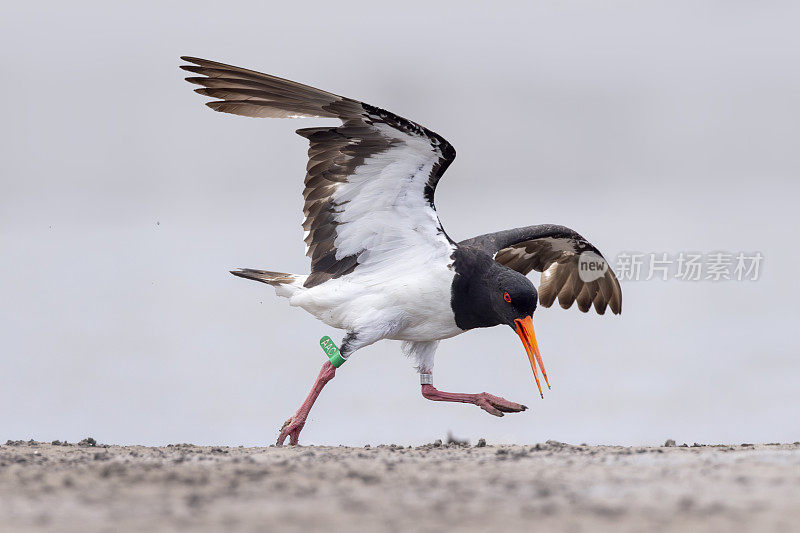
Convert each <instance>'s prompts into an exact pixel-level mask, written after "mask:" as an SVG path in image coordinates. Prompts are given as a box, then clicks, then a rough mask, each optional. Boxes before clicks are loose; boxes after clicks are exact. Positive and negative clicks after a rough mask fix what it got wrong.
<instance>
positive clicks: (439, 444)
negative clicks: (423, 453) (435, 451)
mask: <svg viewBox="0 0 800 533" xmlns="http://www.w3.org/2000/svg"><path fill="white" fill-rule="evenodd" d="M433 447H434V448H441V447H442V439H436V440H435V441H433Z"/></svg>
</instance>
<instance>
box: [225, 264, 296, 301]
mask: <svg viewBox="0 0 800 533" xmlns="http://www.w3.org/2000/svg"><path fill="white" fill-rule="evenodd" d="M231 274H233V275H234V276H239V277H240V278H245V279H253V280H256V281H260V282H261V283H266V284H267V285H272V286H273V287H274V288H275V294H277V295H278V296H283V297H285V298H289V297H291V296H293V295H294V294H295V293H296V292H297V291H300V290H303V289H304V287H303V283H304V282H305V280H306V278H307V277H308V276H301V275H298V274H287V273H285V272H270V271H269V270H255V269H252V268H240V269H238V270H231Z"/></svg>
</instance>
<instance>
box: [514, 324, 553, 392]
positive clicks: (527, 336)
mask: <svg viewBox="0 0 800 533" xmlns="http://www.w3.org/2000/svg"><path fill="white" fill-rule="evenodd" d="M514 324H515V325H516V330H517V335H519V338H520V340H521V341H522V344H523V345H524V346H525V351H526V352H527V353H528V360H529V361H530V362H531V368H532V369H533V377H534V378H535V379H536V386H537V387H539V396H541V397H542V398H544V394H542V385H541V383H539V373H538V372H537V371H536V364H537V363H538V365H539V368H541V369H542V375H543V376H544V382H545V383H547V388H548V389H549V388H550V382H549V381H547V372H545V370H544V363H542V354H540V353H539V345H538V344H536V334H535V333H534V332H533V318H532V317H530V316H526V317H525V318H517V319H516V320H514ZM534 359H535V361H534Z"/></svg>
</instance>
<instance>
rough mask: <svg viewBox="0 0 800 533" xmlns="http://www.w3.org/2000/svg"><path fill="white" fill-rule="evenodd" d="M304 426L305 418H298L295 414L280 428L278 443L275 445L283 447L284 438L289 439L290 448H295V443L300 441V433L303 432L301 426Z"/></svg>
mask: <svg viewBox="0 0 800 533" xmlns="http://www.w3.org/2000/svg"><path fill="white" fill-rule="evenodd" d="M305 425H306V418H305V417H304V416H303V417H300V416H298V415H297V414H295V415H294V416H292V417H291V418H290V419H289V420H287V421H286V422H284V423H283V425H282V426H281V433H280V435H278V442H277V443H276V444H277V445H278V446H283V442H284V441H285V440H286V437H289V444H290V445H291V446H297V443H298V441H299V440H300V432H301V431H302V430H303V426H305Z"/></svg>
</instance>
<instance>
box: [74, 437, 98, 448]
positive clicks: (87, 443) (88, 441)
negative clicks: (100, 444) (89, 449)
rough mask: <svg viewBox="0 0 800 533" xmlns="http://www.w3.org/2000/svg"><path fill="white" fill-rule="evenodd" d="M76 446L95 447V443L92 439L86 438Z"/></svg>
mask: <svg viewBox="0 0 800 533" xmlns="http://www.w3.org/2000/svg"><path fill="white" fill-rule="evenodd" d="M78 446H97V441H96V440H94V439H93V438H92V437H86V438H85V439H83V440H82V441H80V442H79V443H78Z"/></svg>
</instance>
